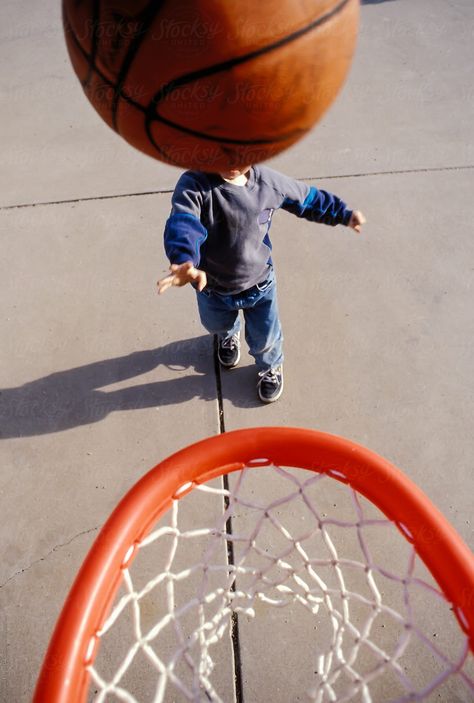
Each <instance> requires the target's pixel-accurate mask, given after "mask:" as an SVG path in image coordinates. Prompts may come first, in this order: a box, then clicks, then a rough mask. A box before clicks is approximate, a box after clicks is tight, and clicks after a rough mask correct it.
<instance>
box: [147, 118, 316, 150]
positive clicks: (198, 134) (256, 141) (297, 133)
mask: <svg viewBox="0 0 474 703" xmlns="http://www.w3.org/2000/svg"><path fill="white" fill-rule="evenodd" d="M154 122H160V123H162V124H165V125H166V126H167V127H171V129H175V130H177V131H179V132H183V133H184V134H191V135H192V136H193V137H199V138H200V139H207V140H208V141H212V142H222V143H223V144H240V145H242V146H246V145H251V144H275V143H276V142H286V141H288V139H295V138H297V137H298V136H301V137H302V136H304V135H305V134H306V132H308V131H309V129H310V127H308V128H307V129H294V130H292V131H291V132H286V133H285V134H283V135H280V136H278V137H263V138H261V139H234V138H231V137H219V136H217V135H213V134H207V133H206V132H199V131H198V130H196V129H191V128H190V127H184V126H183V125H179V124H178V123H177V122H173V121H172V120H168V119H167V118H166V117H163V116H162V115H156V118H153V117H152V118H151V119H149V118H148V117H147V118H146V123H145V127H146V130H147V134H151V130H150V125H152V124H153V123H154ZM153 145H155V141H154V140H153Z"/></svg>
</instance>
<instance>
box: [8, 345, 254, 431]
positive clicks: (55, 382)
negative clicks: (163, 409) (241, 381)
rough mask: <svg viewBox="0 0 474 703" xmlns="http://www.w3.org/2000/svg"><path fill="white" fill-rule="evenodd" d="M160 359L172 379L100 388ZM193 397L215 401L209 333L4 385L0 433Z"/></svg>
mask: <svg viewBox="0 0 474 703" xmlns="http://www.w3.org/2000/svg"><path fill="white" fill-rule="evenodd" d="M160 364H161V365H164V366H166V367H168V368H169V369H171V370H172V371H174V372H175V375H174V376H173V378H171V379H169V380H165V381H154V382H152V383H145V384H140V385H132V386H130V387H128V388H121V389H119V390H111V391H107V390H99V389H101V388H103V387H104V386H108V385H111V384H114V383H119V382H123V381H126V380H127V379H132V378H134V377H136V376H140V375H141V374H144V373H147V372H148V371H152V370H153V369H154V368H156V367H157V366H159V365H160ZM189 368H194V370H195V372H196V373H195V374H193V375H190V374H189V373H188V374H185V375H184V374H181V375H180V371H181V372H182V371H183V370H185V369H189ZM238 395H240V394H238ZM192 398H202V399H203V400H209V401H215V400H216V384H215V375H214V361H213V340H212V337H211V336H210V335H204V336H202V337H196V338H194V339H184V340H181V341H178V342H172V343H171V344H167V345H166V346H164V347H160V348H157V349H149V350H145V351H139V352H134V353H132V354H128V355H127V356H122V357H118V358H116V359H107V360H105V361H97V362H95V363H92V364H87V365H86V366H79V367H77V368H75V369H68V370H67V371H58V372H57V373H53V374H50V375H49V376H45V377H44V378H39V379H37V380H35V381H30V382H29V383H25V384H24V385H23V386H19V387H17V388H5V389H3V390H1V391H0V438H2V439H6V438H8V437H29V436H32V435H41V434H48V433H51V432H60V431H62V430H67V429H70V428H71V427H77V426H80V425H87V424H91V423H94V422H99V421H100V420H102V419H104V418H105V417H106V416H107V415H108V414H109V413H111V412H114V411H115V410H134V409H138V408H149V407H156V406H161V405H176V404H178V403H184V402H186V401H188V400H191V399H192ZM233 402H235V404H236V405H240V403H241V402H242V404H244V403H245V401H244V398H243V397H242V401H240V400H239V398H236V399H235V401H234V400H233ZM246 405H247V406H248V405H249V403H246Z"/></svg>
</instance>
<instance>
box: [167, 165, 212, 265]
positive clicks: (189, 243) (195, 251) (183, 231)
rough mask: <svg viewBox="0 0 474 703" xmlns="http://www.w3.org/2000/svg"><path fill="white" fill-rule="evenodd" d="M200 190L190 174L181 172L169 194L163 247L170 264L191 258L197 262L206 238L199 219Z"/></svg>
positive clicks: (196, 263) (180, 262)
mask: <svg viewBox="0 0 474 703" xmlns="http://www.w3.org/2000/svg"><path fill="white" fill-rule="evenodd" d="M201 206H202V193H201V191H200V188H199V184H197V183H196V181H195V179H193V177H192V175H191V174H189V173H188V172H186V173H184V174H183V175H182V176H181V178H180V179H179V181H178V183H177V185H176V188H175V191H174V193H173V197H172V209H171V214H170V216H169V218H168V220H167V222H166V226H165V232H164V239H165V251H166V255H167V257H168V259H169V260H170V262H171V263H172V264H183V263H185V262H186V261H192V262H193V264H194V266H197V265H198V264H199V261H200V258H201V255H200V248H201V245H202V244H203V242H205V240H206V239H207V229H206V228H205V227H204V225H203V224H202V222H201V220H200V215H201Z"/></svg>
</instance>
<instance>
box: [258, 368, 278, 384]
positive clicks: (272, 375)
mask: <svg viewBox="0 0 474 703" xmlns="http://www.w3.org/2000/svg"><path fill="white" fill-rule="evenodd" d="M258 375H259V376H260V381H259V383H265V382H266V383H273V384H276V383H278V381H279V378H278V377H279V376H280V377H281V368H280V367H279V366H277V367H276V368H274V369H267V370H266V371H259V372H258Z"/></svg>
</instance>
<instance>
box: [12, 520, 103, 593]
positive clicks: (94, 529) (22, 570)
mask: <svg viewBox="0 0 474 703" xmlns="http://www.w3.org/2000/svg"><path fill="white" fill-rule="evenodd" d="M100 527H101V526H100V525H99V526H98V527H91V528H90V530H84V531H83V532H78V533H77V535H74V537H71V539H69V540H68V541H67V542H62V543H61V544H56V545H55V546H54V547H53V548H52V549H50V550H49V552H48V553H47V554H45V555H44V557H40V558H39V559H35V560H34V561H32V562H31V564H28V566H25V567H24V568H23V569H19V570H18V571H16V572H15V573H14V574H12V575H11V576H10V577H9V578H7V580H6V581H4V582H3V583H1V584H0V589H1V588H3V587H4V586H6V585H7V583H10V581H13V579H15V578H16V577H17V576H20V575H21V574H24V573H25V572H26V571H29V570H30V569H31V568H32V567H33V566H35V564H39V563H40V562H42V561H46V559H48V558H49V557H50V556H51V554H54V552H57V551H58V550H59V549H62V548H63V547H67V546H68V545H69V544H71V543H72V542H74V540H76V539H77V538H78V537H82V536H83V535H89V534H90V533H91V532H96V531H97V530H98V529H99V528H100Z"/></svg>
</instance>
